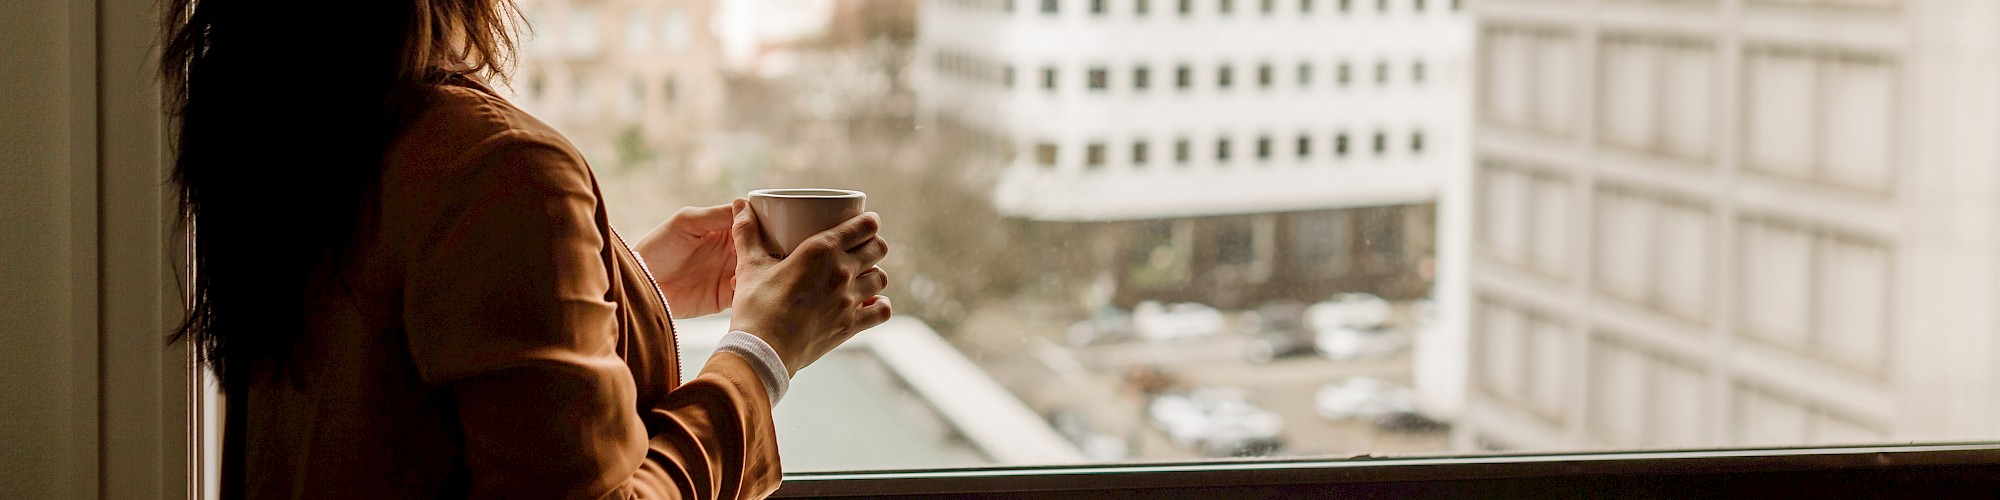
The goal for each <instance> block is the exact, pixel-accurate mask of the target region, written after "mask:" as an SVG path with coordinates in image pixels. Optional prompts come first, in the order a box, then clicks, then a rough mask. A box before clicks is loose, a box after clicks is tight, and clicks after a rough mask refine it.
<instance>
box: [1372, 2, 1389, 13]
mask: <svg viewBox="0 0 2000 500" xmlns="http://www.w3.org/2000/svg"><path fill="white" fill-rule="evenodd" d="M1375 11H1376V12H1388V11H1389V0H1375Z"/></svg>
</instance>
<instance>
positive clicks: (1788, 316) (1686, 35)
mask: <svg viewBox="0 0 2000 500" xmlns="http://www.w3.org/2000/svg"><path fill="white" fill-rule="evenodd" d="M1475 5H1476V7H1475V10H1476V11H1477V12H1476V14H1477V17H1478V19H1479V27H1478V36H1479V43H1478V45H1479V47H1480V49H1479V50H1480V52H1479V54H1478V57H1479V60H1480V64H1479V78H1478V81H1479V83H1478V85H1477V97H1476V99H1477V102H1478V106H1477V108H1476V109H1477V112H1476V116H1477V117H1476V121H1477V125H1476V126H1477V130H1478V133H1477V138H1478V141H1477V143H1476V144H1475V145H1474V149H1475V151H1476V153H1475V155H1476V164H1475V165H1476V166H1474V167H1473V178H1474V182H1473V190H1474V191H1475V192H1476V196H1475V198H1476V199H1477V202H1476V208H1475V209H1474V210H1473V211H1472V212H1471V214H1472V217H1473V223H1472V224H1469V225H1467V226H1465V227H1467V230H1468V231H1470V232H1471V234H1468V235H1466V238H1467V239H1469V240H1471V241H1473V242H1475V244H1474V250H1473V254H1474V256H1473V259H1472V261H1473V271H1474V272H1473V273H1472V276H1471V278H1472V283H1471V286H1470V288H1471V290H1472V291H1471V297H1470V299H1471V301H1470V302H1471V304H1472V306H1471V307H1470V309H1471V316H1470V323H1471V328H1470V332H1471V338H1470V344H1469V353H1470V354H1469V355H1468V358H1469V359H1470V362H1471V374H1470V377H1469V380H1470V381H1471V391H1470V392H1471V398H1470V401H1469V411H1468V412H1467V414H1466V415H1465V417H1464V418H1463V420H1462V422H1461V425H1460V426H1459V427H1458V430H1459V431H1460V435H1459V436H1458V438H1459V439H1460V440H1461V441H1460V445H1462V446H1482V447H1487V448H1495V449H1551V448H1567V449H1579V448H1600V447H1687V446H1739V445H1798V444H1816V443H1862V442H1867V443H1883V442H1908V441H1913V440H1965V439H1983V438H1990V437H1992V436H1994V435H1995V434H1996V431H2000V429H1996V426H2000V420H1996V419H1994V418H1993V417H1994V415H1995V414H1994V412H1993V407H1994V406H1993V405H1994V401H1995V396H1996V393H1995V390H1996V388H2000V386H1996V385H1995V384H1994V383H1993V381H1994V380H1997V379H2000V377H1996V376H1995V375H1996V373H1995V369H1996V368H2000V364H1996V363H1995V362H1994V361H1995V354H1996V350H1995V349H1996V347H2000V346H1997V345H1996V344H1995V342H1994V328H1995V327H1996V319H2000V318H1996V315H1995V311H1996V308H1995V307H1994V305H1995V303H1996V302H1995V299H1996V295H1995V290H1996V287H1995V285H1996V284H2000V282H1996V279H1995V278H1996V275H1995V272H1996V270H2000V268H1996V266H1995V261H1996V258H2000V253H1996V251H2000V245H1996V243H2000V241H1996V237H2000V231H1996V229H2000V228H1996V227H1995V226H1994V225H1993V224H1992V223H1991V220H1992V216H1993V215H1994V213H1995V211H1996V209H2000V196H1996V194H2000V193H1996V192H1995V191H1996V188H2000V182H1996V181H2000V177H1996V174H2000V168H1995V167H1996V165H2000V141H1995V140H1994V139H1993V138H1991V137H1987V136H1986V135H1983V134H1968V133H1966V132H1967V131H1991V130H1995V129H1996V128H2000V109H1996V106H2000V72H1996V69H2000V32H1996V31H1995V30H1993V29H1992V26H1991V23H1990V22H1989V20H1991V19H1996V18H2000V3H1994V2H1988V1H1978V0H1972V1H1954V0H1924V1H1918V0H1789V1H1782V2H1779V1H1695V2H1660V1H1599V0H1577V1H1569V2H1548V1H1537V0H1484V1H1481V2H1476V3H1475Z"/></svg>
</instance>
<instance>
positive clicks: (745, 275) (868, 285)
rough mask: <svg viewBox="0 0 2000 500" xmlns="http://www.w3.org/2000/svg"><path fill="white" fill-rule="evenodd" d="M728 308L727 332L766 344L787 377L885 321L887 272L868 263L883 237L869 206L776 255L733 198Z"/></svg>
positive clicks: (877, 255)
mask: <svg viewBox="0 0 2000 500" xmlns="http://www.w3.org/2000/svg"><path fill="white" fill-rule="evenodd" d="M730 207H731V208H732V209H733V210H734V211H735V216H736V223H735V227H734V229H733V233H734V240H735V246H736V256H737V259H736V273H735V274H736V284H737V288H736V289H737V290H741V291H742V293H738V294H735V300H734V302H733V304H734V306H733V307H734V308H735V312H733V313H731V315H730V318H729V323H730V324H729V328H730V329H731V330H741V331H743V332H747V333H749V334H751V335H756V336H757V338H760V339H763V340H764V342H765V343H767V344H770V345H771V348H772V349H773V350H776V351H778V358H779V359H781V360H783V361H784V362H785V369H787V370H789V371H790V372H791V373H792V374H793V375H797V374H798V373H799V369H801V368H805V367H806V365H810V364H812V363H813V361H817V360H819V357H820V356H822V355H825V354H826V353H827V352H828V351H832V350H833V348H834V347H838V346H840V344H841V343H842V342H846V341H847V339H848V338H851V337H853V336H854V334H855V333H859V332H860V331H862V330H866V329H869V328H871V327H874V326H875V325H880V324H882V322H884V321H888V320H889V314H890V312H889V298H888V297H883V296H881V295H878V294H880V293H882V289H884V288H887V287H888V286H889V275H887V274H884V273H883V272H882V268H879V267H875V265H876V264H877V263H880V262H882V257H883V256H885V255H888V254H889V243H888V242H885V241H882V238H880V237H877V236H876V235H875V233H876V231H878V230H879V229H880V228H881V220H880V219H879V217H878V216H877V215H876V214H875V213H874V212H868V213H864V214H861V215H859V216H856V217H854V218H852V219H848V220H847V222H843V223H841V224H840V225H839V226H835V227H834V228H833V229H828V230H826V231H824V232H821V233H819V234H817V235H814V236H813V237H811V238H808V239H806V240H805V242H803V243H800V244H799V247H798V249H797V250H794V251H793V252H792V254H791V255H789V256H786V257H785V258H784V259H782V260H781V259H779V258H777V257H772V256H771V254H772V253H774V250H773V249H772V248H771V247H770V245H769V244H768V243H766V242H765V241H764V237H763V233H762V232H761V229H760V228H759V226H758V222H757V218H756V217H755V216H753V215H752V214H751V212H750V207H749V204H748V202H746V201H744V200H742V199H737V200H736V202H735V203H732V204H731V205H730Z"/></svg>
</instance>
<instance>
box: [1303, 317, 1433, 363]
mask: <svg viewBox="0 0 2000 500" xmlns="http://www.w3.org/2000/svg"><path fill="white" fill-rule="evenodd" d="M1409 347H1410V336H1409V335H1407V334H1404V333H1403V332H1400V331H1396V330H1395V329H1392V328H1389V327H1387V326H1373V327H1353V326H1342V327H1334V328H1330V329H1325V330H1320V331H1319V333H1318V334H1316V335H1314V336H1313V348H1314V349H1315V350H1318V351H1319V353H1320V355H1323V356H1326V357H1327V359H1332V360H1335V361H1348V360H1355V359H1366V358H1378V357H1384V356H1390V355H1394V354H1396V353H1399V352H1403V350H1405V349H1409Z"/></svg>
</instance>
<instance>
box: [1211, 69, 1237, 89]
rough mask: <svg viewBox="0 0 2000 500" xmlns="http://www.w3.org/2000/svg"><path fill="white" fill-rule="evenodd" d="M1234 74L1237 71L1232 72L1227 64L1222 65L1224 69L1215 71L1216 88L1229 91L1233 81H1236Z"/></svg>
mask: <svg viewBox="0 0 2000 500" xmlns="http://www.w3.org/2000/svg"><path fill="white" fill-rule="evenodd" d="M1234 73H1235V71H1233V70H1231V69H1230V67H1229V65H1227V64H1224V65H1222V67H1220V68H1216V70H1215V86H1216V88H1220V89H1224V90H1227V89H1229V84H1230V83H1232V80H1234V78H1233V77H1234V76H1235V75H1234Z"/></svg>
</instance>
